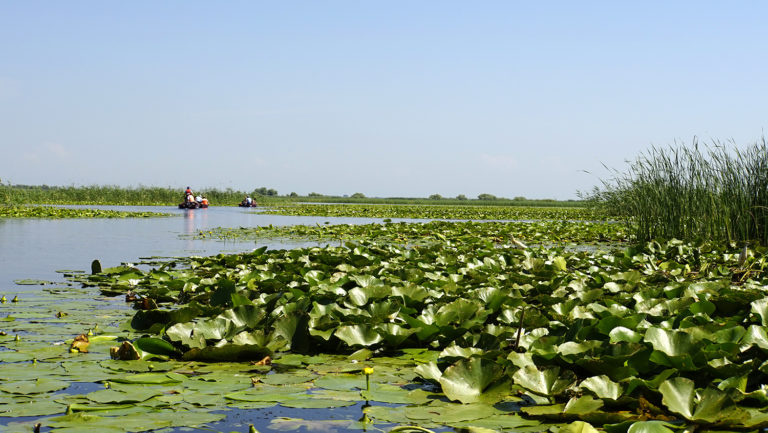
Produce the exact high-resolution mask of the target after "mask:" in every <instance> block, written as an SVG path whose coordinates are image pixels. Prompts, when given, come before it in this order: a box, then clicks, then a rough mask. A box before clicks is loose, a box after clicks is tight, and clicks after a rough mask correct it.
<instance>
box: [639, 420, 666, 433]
mask: <svg viewBox="0 0 768 433" xmlns="http://www.w3.org/2000/svg"><path fill="white" fill-rule="evenodd" d="M672 429H677V426H676V425H674V424H670V423H668V422H664V421H637V422H635V423H633V424H632V425H631V426H629V430H627V433H674V432H675V430H672Z"/></svg>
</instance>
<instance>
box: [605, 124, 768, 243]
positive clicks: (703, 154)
mask: <svg viewBox="0 0 768 433" xmlns="http://www.w3.org/2000/svg"><path fill="white" fill-rule="evenodd" d="M591 198H592V200H593V201H594V202H595V203H596V204H598V205H600V206H602V207H604V208H606V209H607V210H608V211H609V212H611V213H613V214H615V215H619V216H622V217H624V218H625V219H626V220H627V221H628V222H629V223H630V224H631V225H632V227H633V228H634V231H635V234H636V236H637V238H638V239H641V240H646V241H647V240H651V239H655V238H666V239H670V238H673V237H674V238H679V239H686V240H695V239H709V240H719V241H726V242H734V241H737V242H748V241H751V242H759V243H762V244H763V245H765V244H768V143H767V142H766V139H765V138H763V139H762V140H761V141H759V142H757V143H755V144H753V145H751V146H748V147H746V148H744V149H738V148H735V147H734V148H731V147H729V146H726V145H724V144H722V143H718V142H715V143H713V145H712V146H709V147H704V146H699V143H698V142H697V141H696V140H694V142H693V145H692V146H691V147H683V146H677V147H669V148H652V149H651V150H650V151H649V152H647V153H645V154H642V155H640V156H639V157H638V158H637V160H636V161H635V162H634V163H633V164H632V165H631V166H630V168H629V170H628V171H627V172H626V173H616V176H615V177H614V178H613V179H611V180H610V181H605V182H604V188H603V189H602V190H600V189H596V190H595V191H594V193H593V194H592V196H591Z"/></svg>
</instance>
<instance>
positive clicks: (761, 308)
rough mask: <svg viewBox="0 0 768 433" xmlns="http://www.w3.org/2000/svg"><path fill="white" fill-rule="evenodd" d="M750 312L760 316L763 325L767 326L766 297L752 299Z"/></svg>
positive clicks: (767, 301)
mask: <svg viewBox="0 0 768 433" xmlns="http://www.w3.org/2000/svg"><path fill="white" fill-rule="evenodd" d="M750 305H751V307H752V310H751V311H752V312H753V313H755V314H757V315H758V316H760V320H761V322H762V325H763V326H768V297H765V298H762V299H758V300H757V301H753V302H752V303H751V304H750Z"/></svg>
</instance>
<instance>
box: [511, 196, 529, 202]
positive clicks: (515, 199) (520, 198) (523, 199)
mask: <svg viewBox="0 0 768 433" xmlns="http://www.w3.org/2000/svg"><path fill="white" fill-rule="evenodd" d="M512 200H514V201H526V200H528V199H527V198H525V197H523V196H521V195H519V196H517V197H515V198H513V199H512Z"/></svg>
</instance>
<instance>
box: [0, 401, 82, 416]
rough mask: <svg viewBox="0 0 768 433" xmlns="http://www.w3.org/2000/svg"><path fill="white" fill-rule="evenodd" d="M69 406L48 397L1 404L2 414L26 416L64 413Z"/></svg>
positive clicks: (0, 414)
mask: <svg viewBox="0 0 768 433" xmlns="http://www.w3.org/2000/svg"><path fill="white" fill-rule="evenodd" d="M66 409H67V406H66V405H65V404H61V403H58V402H55V401H52V400H48V399H38V398H36V399H34V400H26V401H17V402H7V403H5V402H4V403H3V404H0V416H3V417H14V418H15V417H26V416H46V415H55V414H60V413H64V411H66Z"/></svg>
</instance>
